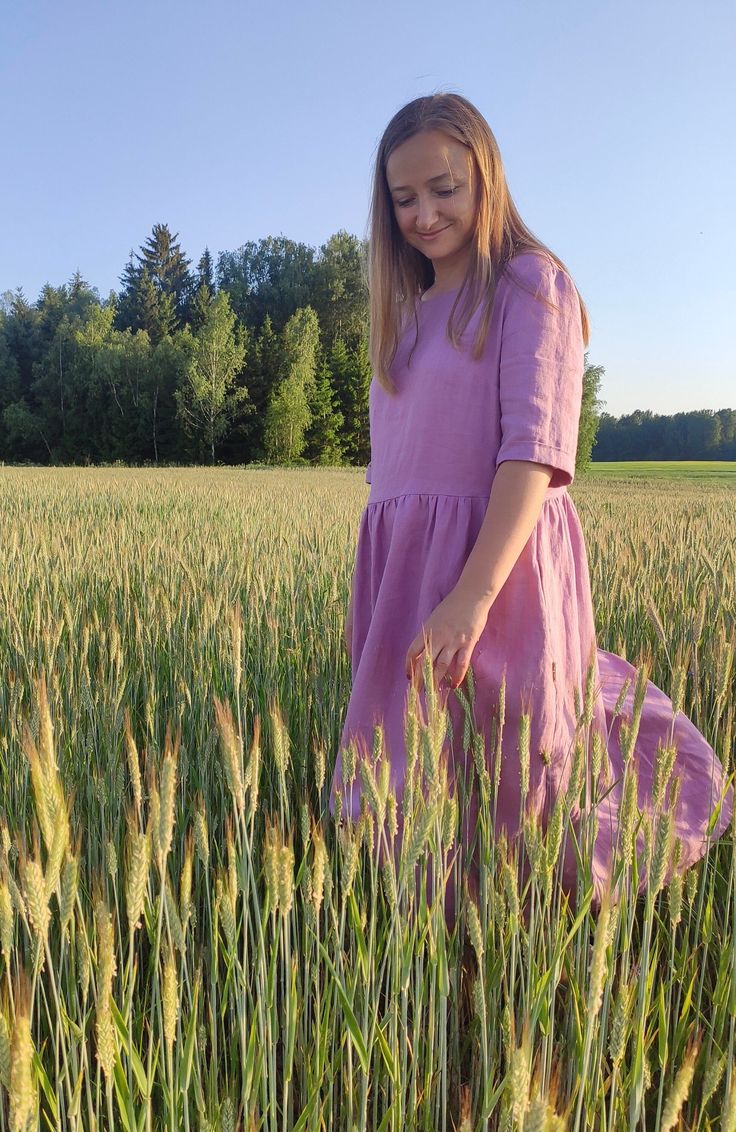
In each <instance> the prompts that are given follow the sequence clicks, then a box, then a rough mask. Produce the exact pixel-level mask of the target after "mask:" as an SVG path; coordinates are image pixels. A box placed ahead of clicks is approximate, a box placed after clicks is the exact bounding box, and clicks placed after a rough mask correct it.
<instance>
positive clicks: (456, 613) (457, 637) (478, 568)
mask: <svg viewBox="0 0 736 1132" xmlns="http://www.w3.org/2000/svg"><path fill="white" fill-rule="evenodd" d="M553 471H554V469H553V468H552V466H551V465H548V464H539V463H537V462H536V461H531V460H504V461H503V462H502V463H501V464H499V466H498V468H497V469H496V472H495V475H494V477H493V483H492V484H491V493H490V497H489V500H488V506H487V508H486V513H485V516H484V518H483V524H482V526H481V529H480V531H479V532H478V537H477V539H476V540H475V545H474V546H473V549H472V551H471V552H470V554H469V555H468V558H467V561H466V563H465V566H464V567H463V570H462V573H461V575H460V577H459V579H458V581H457V582H456V584H455V586H454V587H453V589H452V590H451V591H450V593H449V594H448V595H447V597H445V598H444V599H443V600H442V601H441V602H440V604H439V605H438V606H437V607H436V608H435V609H434V610H433V611H432V613H431V615H430V616H429V618H428V619H427V620H426V622H425V623H424V625H423V626H422V628H421V629H420V631H419V632H418V633H417V635H416V636H415V638H414V640H413V641H412V643H411V645H410V646H409V650H408V652H407V655H406V675H407V677H408V678H410V679H411V677H412V676H413V675H414V674H415V673H416V675H417V677H418V680H419V686H420V687H421V684H422V682H423V676H422V661H421V654H422V653H423V652H424V636H425V634H426V635H427V636H428V637H429V638H430V639H431V648H432V665H433V672H434V677H435V682H436V684H437V685H438V686H439V684H440V683H441V682H442V680H443V679H444V678H445V676H446V675H447V676H448V679H449V681H450V683H451V684H452V685H453V686H455V687H457V686H458V685H459V684H461V683H462V681H463V680H464V679H465V673H466V672H467V670H468V666H469V664H470V658H471V656H472V653H473V649H474V648H475V646H476V644H477V642H478V639H479V637H480V635H481V633H482V632H483V629H484V628H485V624H486V621H487V619H488V613H489V611H490V608H491V606H492V605H493V603H494V601H495V600H496V597H497V596H498V594H499V592H500V590H501V588H502V587H503V585H504V583H505V581H506V579H507V578H508V576H509V574H510V573H511V571H512V569H513V567H514V563H515V562H516V560H517V559H518V557H519V555H520V554H521V552H522V550H523V549H524V547H525V546H526V543H527V542H528V540H529V537H530V535H531V533H532V531H533V530H534V527H535V525H536V522H537V519H538V518H539V515H540V512H541V510H542V503H543V501H544V496H545V492H546V490H547V487H548V486H549V482H550V479H551V478H552V474H553Z"/></svg>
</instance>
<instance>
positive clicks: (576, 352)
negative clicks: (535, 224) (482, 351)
mask: <svg viewBox="0 0 736 1132" xmlns="http://www.w3.org/2000/svg"><path fill="white" fill-rule="evenodd" d="M511 274H515V275H516V277H517V278H519V279H520V280H521V281H522V282H523V283H524V285H525V286H526V287H529V288H530V289H531V291H532V292H534V293H530V291H527V290H524V289H523V288H522V287H520V286H519V285H517V283H516V282H515V280H514V279H513V278H511V276H510V275H508V276H506V287H507V289H506V296H505V305H504V310H503V316H502V327H501V360H500V374H499V396H500V410H501V444H500V447H499V450H498V453H497V456H496V467H498V466H499V464H501V463H503V461H504V460H532V461H534V462H535V463H539V464H549V465H551V466H552V467H553V468H554V469H555V470H554V472H553V473H552V479H551V480H550V487H561V486H567V485H568V484H570V483H572V481H573V478H574V476H575V457H576V454H577V443H578V430H579V427H580V407H581V403H582V395H583V369H584V365H585V361H584V343H583V330H582V320H581V315H580V301H579V299H578V294H577V291H576V289H575V285H574V284H573V282H572V280H571V279H570V276H569V275H568V274H567V273H566V272H565V271H563V270H562V269H561V268H560V267H558V266H557V264H556V263H554V262H553V261H552V260H550V259H548V258H547V257H546V256H541V255H538V254H536V253H526V254H523V255H520V256H517V257H515V258H514V260H512V261H511ZM535 294H536V296H538V297H535ZM542 299H547V300H548V301H549V302H551V303H553V304H554V307H555V309H550V307H548V306H547V305H546V304H545V303H543V302H542V301H541V300H542Z"/></svg>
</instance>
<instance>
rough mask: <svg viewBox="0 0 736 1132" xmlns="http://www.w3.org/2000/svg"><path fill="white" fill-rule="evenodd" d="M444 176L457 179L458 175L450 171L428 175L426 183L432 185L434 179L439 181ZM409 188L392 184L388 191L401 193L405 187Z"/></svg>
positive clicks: (408, 186)
mask: <svg viewBox="0 0 736 1132" xmlns="http://www.w3.org/2000/svg"><path fill="white" fill-rule="evenodd" d="M444 177H452V178H453V179H454V180H458V179H459V178H458V177H456V176H455V174H454V173H451V172H446V173H438V174H437V176H436V177H430V178H429V180H428V181H427V184H428V185H433V184H434V182H435V181H441V180H442V179H443V178H444ZM410 188H411V185H394V187H393V188H390V187H389V192H392V193H402V192H405V191H406V190H407V189H410Z"/></svg>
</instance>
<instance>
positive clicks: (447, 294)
mask: <svg viewBox="0 0 736 1132" xmlns="http://www.w3.org/2000/svg"><path fill="white" fill-rule="evenodd" d="M460 287H461V284H460V283H458V285H457V287H451V288H450V290H449V291H439V292H438V293H437V294H436V295H430V296H429V298H428V299H423V298H422V296H421V295H418V296H417V302H418V303H420V304H421V306H424V305H425V303H432V302H434V300H435V299H446V298H449V297H450V295H456V294H457V293H458V291H459V290H460Z"/></svg>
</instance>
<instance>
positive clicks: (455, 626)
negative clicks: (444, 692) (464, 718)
mask: <svg viewBox="0 0 736 1132" xmlns="http://www.w3.org/2000/svg"><path fill="white" fill-rule="evenodd" d="M490 607H491V603H490V602H489V600H488V599H487V598H478V597H477V596H475V595H474V594H471V593H470V591H469V590H468V589H467V588H465V587H463V586H461V585H456V586H455V587H454V589H452V590H451V591H450V593H449V594H448V595H447V597H446V598H443V600H442V601H441V602H440V604H439V605H438V606H436V607H435V609H433V611H432V613H431V614H430V615H429V617H428V618H427V620H426V621H425V622H424V624H423V626H422V628H421V629H420V630H419V632H418V633H417V635H416V637H415V638H414V640H413V641H412V642H411V644H410V645H409V651H408V652H407V654H406V676H407V679H409V680H411V678H412V676H413V675H414V673H415V672H416V673H417V678H418V687H420V688H421V687H422V685H423V682H424V681H423V670H422V664H423V660H424V657H423V655H422V654H423V653H424V636H425V635H426V636H427V637H428V638H429V648H430V649H431V654H432V671H433V673H434V678H435V684H436V686H437V688H439V686H440V684H441V683H442V681H443V679H446V680H447V683H448V684H449V686H450V687H455V688H457V687H458V686H459V685H460V684H462V682H463V680H464V679H465V674H466V672H467V671H468V666H469V664H470V658H471V656H472V654H473V649H474V648H475V646H476V644H477V642H478V639H479V637H480V635H481V633H482V632H483V630H484V628H485V625H486V621H487V620H488V612H489V610H490Z"/></svg>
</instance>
